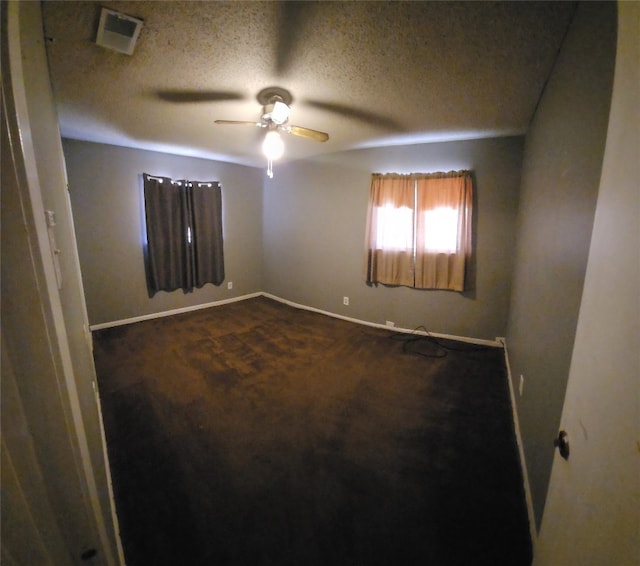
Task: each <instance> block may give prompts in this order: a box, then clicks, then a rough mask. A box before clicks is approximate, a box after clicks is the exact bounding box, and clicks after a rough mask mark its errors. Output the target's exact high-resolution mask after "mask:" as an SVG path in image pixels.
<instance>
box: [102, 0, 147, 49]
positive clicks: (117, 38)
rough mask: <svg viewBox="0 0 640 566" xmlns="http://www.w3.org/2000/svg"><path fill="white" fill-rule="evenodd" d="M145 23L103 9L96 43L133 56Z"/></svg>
mask: <svg viewBox="0 0 640 566" xmlns="http://www.w3.org/2000/svg"><path fill="white" fill-rule="evenodd" d="M143 23H144V22H143V21H142V20H139V19H137V18H133V17H131V16H127V15H126V14H121V13H119V12H116V11H115V10H109V9H108V8H102V12H101V14H100V24H99V25H98V36H97V37H96V43H97V44H98V45H101V46H102V47H106V48H107V49H113V50H114V51H119V52H120V53H126V54H127V55H131V54H132V53H133V48H134V47H135V46H136V41H137V39H138V35H139V34H140V29H141V28H142V24H143Z"/></svg>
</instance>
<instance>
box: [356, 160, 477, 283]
mask: <svg viewBox="0 0 640 566" xmlns="http://www.w3.org/2000/svg"><path fill="white" fill-rule="evenodd" d="M472 202H473V183H472V177H471V173H470V172H468V171H452V172H450V173H433V174H422V173H420V174H410V175H399V174H395V173H393V174H387V175H382V174H378V173H375V174H373V175H372V177H371V193H370V198H369V211H368V218H367V258H366V266H367V268H366V269H367V273H366V279H367V283H369V284H377V283H383V284H386V285H404V286H408V287H416V288H418V289H449V290H454V291H463V290H464V284H465V266H466V261H467V259H468V258H469V257H470V255H471V221H472Z"/></svg>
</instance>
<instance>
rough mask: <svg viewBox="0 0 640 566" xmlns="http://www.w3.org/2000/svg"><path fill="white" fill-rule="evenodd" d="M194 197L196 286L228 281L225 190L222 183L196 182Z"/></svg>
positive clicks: (193, 239) (191, 189)
mask: <svg viewBox="0 0 640 566" xmlns="http://www.w3.org/2000/svg"><path fill="white" fill-rule="evenodd" d="M189 189H190V194H191V212H192V217H191V220H192V221H191V237H192V242H193V246H192V247H193V257H194V262H193V265H194V282H193V284H194V286H195V287H202V286H203V285H205V284H207V283H213V284H214V285H220V283H222V282H223V281H224V254H223V246H222V190H221V188H220V184H219V183H212V182H207V183H199V182H197V181H193V182H192V183H191V186H190V187H189Z"/></svg>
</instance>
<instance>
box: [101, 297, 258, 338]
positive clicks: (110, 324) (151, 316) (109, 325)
mask: <svg viewBox="0 0 640 566" xmlns="http://www.w3.org/2000/svg"><path fill="white" fill-rule="evenodd" d="M262 295H264V293H262V292H257V293H249V294H248V295H241V296H239V297H232V298H231V299H222V300H220V301H213V302H210V303H202V304H200V305H191V306H189V307H182V308H179V309H171V310H168V311H162V312H155V313H150V314H143V315H141V316H134V317H133V318H125V319H122V320H114V321H112V322H102V323H100V324H92V325H91V326H89V329H90V330H91V331H92V332H93V331H95V330H103V329H104V328H113V327H114V326H124V325H125V324H133V323H135V322H142V321H143V320H153V319H154V318H163V317H165V316H173V315H175V314H183V313H185V312H192V311H198V310H201V309H208V308H209V307H219V306H220V305H226V304H229V303H236V302H238V301H244V300H246V299H253V298H254V297H261V296H262Z"/></svg>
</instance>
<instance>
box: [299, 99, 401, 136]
mask: <svg viewBox="0 0 640 566" xmlns="http://www.w3.org/2000/svg"><path fill="white" fill-rule="evenodd" d="M305 103H306V104H308V105H309V106H312V107H313V108H318V109H320V110H327V111H329V112H333V113H335V114H338V115H339V116H344V117H345V118H355V119H356V120H360V121H362V122H366V123H368V124H372V125H374V126H380V127H381V128H386V129H389V130H396V131H403V130H404V128H403V127H402V124H400V123H398V122H396V121H395V120H393V119H391V118H388V117H386V116H383V115H381V114H377V113H375V112H368V111H367V110H361V109H359V108H353V107H351V106H345V105H344V104H333V103H331V102H322V101H318V100H305Z"/></svg>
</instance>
